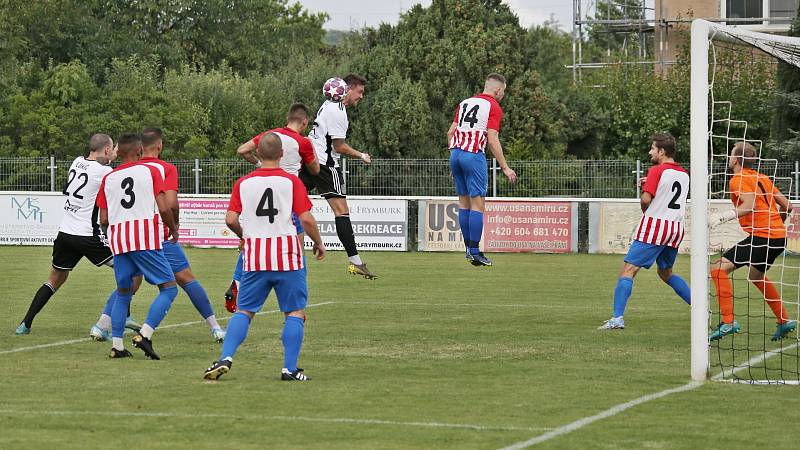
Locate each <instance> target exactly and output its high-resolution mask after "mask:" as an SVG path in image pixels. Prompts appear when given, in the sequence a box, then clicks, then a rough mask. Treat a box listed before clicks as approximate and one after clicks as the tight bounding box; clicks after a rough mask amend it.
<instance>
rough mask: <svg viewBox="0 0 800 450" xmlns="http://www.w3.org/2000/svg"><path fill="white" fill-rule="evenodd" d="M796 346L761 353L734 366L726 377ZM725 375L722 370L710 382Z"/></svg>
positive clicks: (795, 344)
mask: <svg viewBox="0 0 800 450" xmlns="http://www.w3.org/2000/svg"><path fill="white" fill-rule="evenodd" d="M798 345H800V342H795V343H794V344H792V345H790V346H788V347H783V348H780V349H775V350H770V351H767V352H764V353H762V354H760V355H758V356H754V357H752V358H750V359H749V360H748V361H747V362H746V363H742V364H739V365H738V366H735V367H734V368H733V370H732V371H729V372H728V375H735V374H736V373H738V372H741V371H743V370H745V369H747V368H750V367H753V366H754V365H755V364H758V363H760V362H762V361H765V360H767V359H769V358H772V357H773V356H776V355H780V354H781V353H782V352H786V351H789V350H792V349H794V348H796V347H797V346H798ZM725 373H726V372H725V371H724V370H723V371H722V372H720V373H718V374H716V375H714V376H713V377H711V380H712V381H721V380H724V379H725Z"/></svg>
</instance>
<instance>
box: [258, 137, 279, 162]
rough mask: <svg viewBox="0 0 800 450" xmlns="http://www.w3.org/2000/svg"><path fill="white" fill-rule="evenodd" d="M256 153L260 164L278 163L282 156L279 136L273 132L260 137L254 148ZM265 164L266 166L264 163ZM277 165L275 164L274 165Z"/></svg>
mask: <svg viewBox="0 0 800 450" xmlns="http://www.w3.org/2000/svg"><path fill="white" fill-rule="evenodd" d="M256 155H257V156H258V159H260V160H261V162H262V164H263V163H266V162H273V163H276V164H277V163H278V162H280V160H281V157H282V156H283V144H282V143H281V138H280V137H278V135H277V134H275V133H267V134H265V135H264V137H262V138H261V142H259V143H258V148H257V149H256ZM264 165H265V166H268V165H266V164H264ZM276 167H277V166H276Z"/></svg>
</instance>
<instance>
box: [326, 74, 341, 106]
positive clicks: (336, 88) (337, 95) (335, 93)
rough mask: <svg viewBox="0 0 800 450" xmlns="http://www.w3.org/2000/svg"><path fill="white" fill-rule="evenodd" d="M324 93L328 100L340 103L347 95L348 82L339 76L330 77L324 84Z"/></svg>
mask: <svg viewBox="0 0 800 450" xmlns="http://www.w3.org/2000/svg"><path fill="white" fill-rule="evenodd" d="M322 94H323V95H325V98H326V99H327V100H329V101H332V102H336V103H338V102H340V101H342V100H343V99H344V96H345V95H347V83H345V82H344V80H343V79H341V78H338V77H333V78H329V79H328V80H327V81H325V84H324V85H322Z"/></svg>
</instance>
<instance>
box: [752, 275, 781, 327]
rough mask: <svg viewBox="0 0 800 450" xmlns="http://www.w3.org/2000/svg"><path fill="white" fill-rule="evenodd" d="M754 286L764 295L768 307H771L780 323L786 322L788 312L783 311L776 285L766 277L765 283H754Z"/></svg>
mask: <svg viewBox="0 0 800 450" xmlns="http://www.w3.org/2000/svg"><path fill="white" fill-rule="evenodd" d="M753 284H754V285H755V287H757V288H758V290H759V291H761V293H762V294H764V300H766V301H767V305H769V307H770V309H771V310H772V312H773V313H774V314H775V317H777V318H778V323H784V322H786V320H787V319H788V318H789V316H788V315H787V314H786V310H785V309H783V301H782V300H781V295H780V294H779V293H778V290H777V289H775V285H774V284H772V282H771V281H769V278H767V277H764V280H763V281H753Z"/></svg>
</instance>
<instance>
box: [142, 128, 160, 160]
mask: <svg viewBox="0 0 800 450" xmlns="http://www.w3.org/2000/svg"><path fill="white" fill-rule="evenodd" d="M163 136H164V133H162V132H161V128H156V127H147V128H145V129H144V130H142V146H143V147H144V154H145V155H146V156H158V155H160V154H161V149H162V147H163V146H164V144H163Z"/></svg>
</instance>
